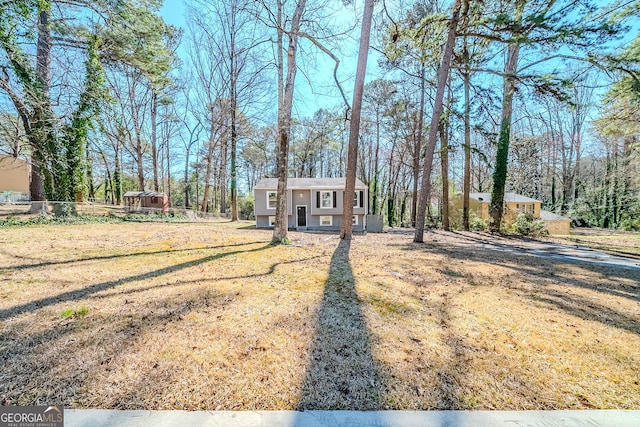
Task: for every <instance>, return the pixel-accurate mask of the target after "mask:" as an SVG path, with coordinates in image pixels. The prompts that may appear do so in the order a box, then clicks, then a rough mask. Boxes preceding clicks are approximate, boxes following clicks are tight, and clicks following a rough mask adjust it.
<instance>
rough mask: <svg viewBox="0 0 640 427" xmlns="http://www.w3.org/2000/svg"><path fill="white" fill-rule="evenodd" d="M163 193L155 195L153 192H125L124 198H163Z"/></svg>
mask: <svg viewBox="0 0 640 427" xmlns="http://www.w3.org/2000/svg"><path fill="white" fill-rule="evenodd" d="M164 196H165V194H164V193H156V192H155V191H127V192H126V193H124V197H164Z"/></svg>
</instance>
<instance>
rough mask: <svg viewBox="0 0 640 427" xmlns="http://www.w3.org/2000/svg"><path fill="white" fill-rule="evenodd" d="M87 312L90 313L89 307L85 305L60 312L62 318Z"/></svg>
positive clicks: (83, 314) (82, 314) (84, 314)
mask: <svg viewBox="0 0 640 427" xmlns="http://www.w3.org/2000/svg"><path fill="white" fill-rule="evenodd" d="M87 314H89V308H87V307H84V306H83V307H80V308H79V309H77V310H74V309H73V308H67V309H66V310H63V311H62V313H60V318H61V319H67V318H69V317H76V316H86V315H87Z"/></svg>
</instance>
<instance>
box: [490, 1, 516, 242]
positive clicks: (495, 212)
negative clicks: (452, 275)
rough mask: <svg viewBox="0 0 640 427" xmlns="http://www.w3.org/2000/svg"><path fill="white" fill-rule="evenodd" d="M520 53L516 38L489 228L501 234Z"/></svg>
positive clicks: (509, 67)
mask: <svg viewBox="0 0 640 427" xmlns="http://www.w3.org/2000/svg"><path fill="white" fill-rule="evenodd" d="M524 5H525V0H517V1H516V9H515V13H514V26H515V28H514V32H513V36H517V35H518V34H519V31H520V25H521V22H522V14H523V10H524ZM519 54H520V41H519V40H517V37H514V40H513V41H512V42H511V43H509V46H508V47H507V61H506V63H505V67H504V77H503V81H504V89H503V91H504V93H503V95H502V96H503V98H502V114H501V117H500V136H499V137H498V150H497V152H496V167H495V169H494V171H493V187H492V189H491V204H490V206H489V215H490V216H491V223H490V225H489V228H490V230H491V231H493V232H499V231H500V226H501V225H502V213H503V206H504V188H505V183H506V181H507V167H508V163H509V139H510V137H511V113H512V109H513V95H514V94H515V90H516V72H517V68H518V56H519Z"/></svg>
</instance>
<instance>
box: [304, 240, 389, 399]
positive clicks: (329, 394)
mask: <svg viewBox="0 0 640 427" xmlns="http://www.w3.org/2000/svg"><path fill="white" fill-rule="evenodd" d="M349 249H350V241H348V240H340V243H339V245H338V247H337V248H336V250H335V252H334V253H333V256H332V258H331V264H330V267H329V277H328V279H327V281H326V283H325V289H324V296H323V298H322V302H321V304H320V307H319V309H318V314H317V321H316V332H315V340H314V343H313V347H312V350H311V354H310V359H309V363H308V365H307V372H306V376H305V379H304V383H303V385H302V391H301V394H300V400H299V403H298V406H297V409H298V410H301V411H304V410H314V409H315V410H317V409H323V410H344V409H355V410H373V409H378V408H380V401H381V399H380V396H381V394H382V390H383V389H384V385H383V380H382V375H381V373H380V372H379V368H378V365H377V362H376V360H375V358H374V356H373V350H372V345H371V337H370V333H369V328H368V326H367V322H366V319H365V317H364V314H363V313H362V310H361V307H360V301H359V299H358V295H357V293H356V290H355V278H354V275H353V271H352V269H351V265H350V263H349Z"/></svg>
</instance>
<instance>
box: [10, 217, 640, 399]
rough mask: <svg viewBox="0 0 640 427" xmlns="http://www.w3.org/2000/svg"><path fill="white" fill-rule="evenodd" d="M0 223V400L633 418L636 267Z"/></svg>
mask: <svg viewBox="0 0 640 427" xmlns="http://www.w3.org/2000/svg"><path fill="white" fill-rule="evenodd" d="M270 237H271V233H270V232H269V231H261V230H253V229H251V227H250V223H247V222H244V223H240V224H230V223H226V222H200V223H182V224H176V223H174V224H164V223H123V224H98V225H96V224H92V225H73V226H70V225H48V226H31V227H9V228H2V229H0V404H3V405H6V404H20V405H28V404H45V403H58V404H63V405H65V406H67V407H76V408H88V407H92V408H118V409H142V408H145V409H209V410H214V409H225V410H235V409H241V410H252V409H317V408H322V409H348V408H350V409H436V408H438V409H559V408H572V409H574V408H575V409H582V408H621V409H640V384H639V381H640V289H639V284H640V270H632V269H615V268H606V267H594V266H589V265H587V264H573V263H568V262H564V261H560V260H557V259H555V260H553V261H548V260H545V259H542V258H533V257H529V256H525V255H516V254H510V253H508V252H494V251H490V250H487V249H483V248H481V247H479V246H478V245H477V243H476V241H475V240H474V238H473V236H469V235H456V234H451V233H444V232H436V233H429V234H427V236H426V240H427V243H425V244H420V245H418V244H414V243H412V242H411V235H407V234H402V233H398V234H395V233H394V234H381V235H374V234H369V235H367V236H358V237H356V238H355V240H353V241H352V242H351V244H350V245H349V244H348V242H342V243H340V242H339V240H338V238H337V236H335V235H327V234H300V233H291V234H290V237H291V240H292V243H293V244H292V245H290V246H275V247H274V246H270V245H269V240H270Z"/></svg>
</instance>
